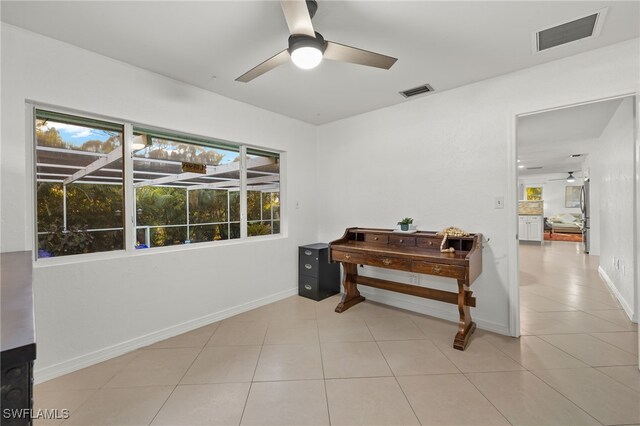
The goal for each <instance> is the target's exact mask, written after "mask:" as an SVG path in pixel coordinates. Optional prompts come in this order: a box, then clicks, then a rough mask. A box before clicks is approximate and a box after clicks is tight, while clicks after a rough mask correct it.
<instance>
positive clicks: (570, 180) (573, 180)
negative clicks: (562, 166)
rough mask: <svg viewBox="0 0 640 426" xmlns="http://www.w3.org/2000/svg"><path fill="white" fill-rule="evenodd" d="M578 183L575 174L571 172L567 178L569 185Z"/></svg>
mask: <svg viewBox="0 0 640 426" xmlns="http://www.w3.org/2000/svg"><path fill="white" fill-rule="evenodd" d="M575 181H576V178H575V177H573V172H569V176H567V182H568V183H573V182H575Z"/></svg>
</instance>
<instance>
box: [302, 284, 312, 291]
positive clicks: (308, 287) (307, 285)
mask: <svg viewBox="0 0 640 426" xmlns="http://www.w3.org/2000/svg"><path fill="white" fill-rule="evenodd" d="M304 288H305V289H306V290H311V289H312V288H313V287H311V286H310V285H309V284H305V285H304Z"/></svg>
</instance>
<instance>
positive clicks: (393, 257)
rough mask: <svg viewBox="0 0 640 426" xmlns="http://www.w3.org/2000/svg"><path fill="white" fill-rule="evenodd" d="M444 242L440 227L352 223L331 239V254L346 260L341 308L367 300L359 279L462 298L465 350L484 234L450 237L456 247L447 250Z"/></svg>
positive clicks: (457, 343)
mask: <svg viewBox="0 0 640 426" xmlns="http://www.w3.org/2000/svg"><path fill="white" fill-rule="evenodd" d="M441 242H442V237H439V236H437V235H436V233H435V232H424V231H418V232H415V233H399V232H394V231H393V230H391V229H373V228H347V230H346V231H345V233H344V235H343V236H342V238H340V239H339V240H336V241H332V242H331V244H330V245H329V249H330V260H332V261H335V262H340V263H342V266H343V268H344V277H343V281H342V283H343V286H344V289H345V293H344V294H343V295H342V300H341V301H340V303H339V304H338V306H337V307H336V312H338V313H339V312H343V311H344V310H346V309H349V308H350V307H351V306H353V305H355V304H357V303H360V302H362V301H364V300H365V299H364V297H363V296H361V295H360V292H359V291H358V284H362V285H366V286H369V287H375V288H380V289H383V290H389V291H395V292H398V293H404V294H409V295H412V296H418V297H423V298H426V299H434V300H439V301H441V302H446V303H452V304H456V305H458V312H459V313H460V321H459V323H458V333H457V334H456V336H455V339H454V341H453V347H454V348H456V349H459V350H464V348H465V347H466V345H467V343H468V341H469V336H470V335H471V333H473V331H474V330H475V328H476V324H475V323H474V322H473V321H472V320H471V313H470V311H469V308H470V307H475V306H476V298H475V297H473V296H472V294H473V293H472V292H471V290H469V286H470V285H471V283H473V282H474V281H475V279H476V278H477V277H478V276H479V275H480V274H481V273H482V234H471V235H470V236H468V237H449V238H448V241H447V243H446V244H447V245H446V247H447V248H448V247H454V248H455V249H456V251H455V252H454V253H441V252H440V244H441ZM358 265H369V266H377V267H380V268H387V269H397V270H400V271H408V272H412V273H418V274H427V275H437V276H442V277H449V278H453V279H455V280H456V281H457V283H458V291H457V292H449V291H443V290H437V289H432V288H428V287H421V286H416V285H410V284H404V283H399V282H395V281H388V280H382V279H379V278H372V277H366V276H362V275H358Z"/></svg>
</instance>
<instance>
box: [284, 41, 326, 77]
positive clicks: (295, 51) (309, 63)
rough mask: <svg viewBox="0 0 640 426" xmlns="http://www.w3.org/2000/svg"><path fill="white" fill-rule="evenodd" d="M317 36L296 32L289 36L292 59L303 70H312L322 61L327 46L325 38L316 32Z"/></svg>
mask: <svg viewBox="0 0 640 426" xmlns="http://www.w3.org/2000/svg"><path fill="white" fill-rule="evenodd" d="M315 34H316V36H315V37H310V36H308V35H301V34H296V35H292V36H290V37H289V54H290V55H291V61H292V62H293V63H294V64H295V65H296V66H297V67H298V68H302V69H303V70H310V69H312V68H315V67H317V66H318V65H319V64H320V62H322V55H323V54H324V49H325V47H326V45H325V42H324V38H323V37H322V36H321V35H320V34H319V33H315Z"/></svg>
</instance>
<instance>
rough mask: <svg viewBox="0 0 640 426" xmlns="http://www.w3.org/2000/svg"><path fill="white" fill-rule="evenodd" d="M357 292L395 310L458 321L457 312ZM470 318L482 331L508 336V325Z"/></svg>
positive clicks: (400, 299)
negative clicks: (399, 309) (393, 307)
mask: <svg viewBox="0 0 640 426" xmlns="http://www.w3.org/2000/svg"><path fill="white" fill-rule="evenodd" d="M359 290H360V294H362V295H363V296H364V297H366V298H367V299H369V300H371V301H373V302H378V303H383V304H385V305H391V306H395V307H396V308H401V309H406V310H408V311H413V312H417V313H420V314H424V315H429V316H432V317H436V318H440V319H444V320H447V321H454V322H458V321H459V320H460V316H459V314H458V313H457V311H456V312H455V313H454V312H450V311H445V310H442V309H438V308H434V307H431V306H424V305H423V304H420V303H417V302H413V301H411V300H406V299H404V298H399V297H396V296H394V295H393V294H392V293H388V292H385V294H383V293H381V292H380V293H379V292H375V293H374V292H372V291H370V290H364V291H363V288H362V287H360V288H359ZM472 318H473V321H474V322H475V323H476V325H477V326H478V328H480V329H482V330H487V331H491V332H494V333H498V334H503V335H505V336H510V334H509V326H508V325H505V324H498V323H496V322H493V321H485V320H483V319H482V318H477V317H472Z"/></svg>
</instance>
